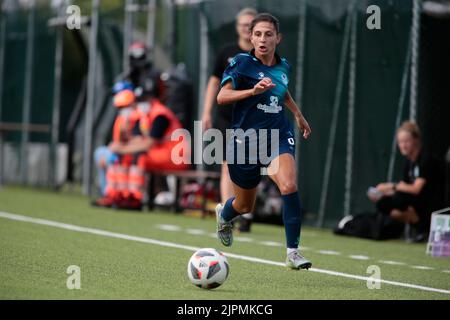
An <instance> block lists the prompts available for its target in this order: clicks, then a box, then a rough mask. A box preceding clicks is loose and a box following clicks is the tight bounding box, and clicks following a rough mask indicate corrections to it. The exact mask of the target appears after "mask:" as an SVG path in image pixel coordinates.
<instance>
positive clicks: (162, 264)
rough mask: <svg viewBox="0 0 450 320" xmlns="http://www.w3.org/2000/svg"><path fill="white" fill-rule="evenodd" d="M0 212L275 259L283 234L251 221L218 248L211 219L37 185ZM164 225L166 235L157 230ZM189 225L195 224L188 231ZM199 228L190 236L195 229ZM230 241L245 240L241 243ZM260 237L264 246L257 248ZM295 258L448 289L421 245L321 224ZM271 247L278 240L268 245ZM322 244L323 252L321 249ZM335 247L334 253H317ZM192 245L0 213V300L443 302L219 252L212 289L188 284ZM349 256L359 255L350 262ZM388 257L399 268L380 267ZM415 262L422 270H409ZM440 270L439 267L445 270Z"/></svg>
mask: <svg viewBox="0 0 450 320" xmlns="http://www.w3.org/2000/svg"><path fill="white" fill-rule="evenodd" d="M0 211H3V212H8V213H13V214H19V215H25V216H28V217H33V218H40V219H46V220H50V221H56V222H61V223H66V224H71V225H76V226H82V227H87V228H95V229H100V230H105V231H110V232H114V233H120V234H126V235H130V236H138V237H144V238H149V239H154V240H161V241H167V242H171V243H176V244H180V245H186V246H193V247H198V248H206V247H214V248H216V249H218V250H221V251H223V252H225V254H226V253H233V254H238V255H243V256H248V257H254V258H261V259H266V260H270V261H275V262H284V259H285V248H284V246H283V243H284V230H283V228H282V227H280V226H271V225H263V224H254V225H253V226H252V232H251V233H249V234H240V235H235V237H236V240H235V243H234V244H233V246H232V247H231V248H224V247H222V246H221V245H220V243H219V242H218V240H217V239H215V238H213V236H212V235H211V234H212V233H214V231H215V220H214V219H213V218H212V217H211V218H205V219H200V218H195V217H188V216H185V215H179V214H173V213H168V212H162V211H155V212H140V213H137V212H129V211H115V210H111V209H99V208H92V207H90V206H89V201H88V199H87V198H86V197H82V196H79V195H74V194H68V193H53V192H49V191H46V190H35V189H28V188H17V187H6V188H3V189H1V190H0ZM167 226H169V227H170V226H171V227H172V229H173V228H176V230H175V231H168V230H164V227H166V228H165V229H167ZM192 229H195V230H192ZM195 231H197V232H198V233H201V234H195V235H194V234H190V233H189V232H195ZM239 237H245V238H249V239H250V240H248V239H247V241H243V240H245V239H243V240H241V239H240V238H239ZM267 241H271V242H274V243H269V244H272V246H270V245H267V243H264V242H267ZM301 242H302V246H305V247H306V249H307V250H304V252H303V253H304V255H305V256H306V257H308V258H309V259H311V260H312V262H313V267H314V268H316V269H320V270H330V271H336V272H342V273H347V274H351V275H357V276H365V277H367V276H370V274H368V273H367V268H368V267H369V266H370V265H376V266H379V267H380V271H381V278H382V279H384V280H390V281H396V282H401V283H407V284H413V285H420V286H426V287H432V288H438V289H445V290H450V273H449V272H448V271H449V270H450V259H448V258H433V257H430V256H427V255H426V254H425V246H426V245H425V244H407V243H405V242H403V241H402V240H393V241H383V242H376V241H369V240H364V239H356V238H348V237H340V236H335V235H333V234H332V232H331V231H330V230H325V229H317V228H310V227H304V228H303V230H302V240H301ZM276 243H279V244H280V246H276ZM323 250H325V252H323ZM327 251H328V253H329V251H336V252H338V254H337V255H330V254H326V253H327ZM192 253H193V251H191V250H186V249H182V248H169V247H164V246H160V245H156V244H149V243H142V242H137V241H131V240H125V239H117V238H111V237H107V236H104V235H95V234H90V233H84V232H76V231H72V230H66V229H62V228H58V227H54V226H48V225H41V224H36V223H31V222H25V221H15V220H11V219H6V218H4V217H0V267H1V272H0V299H183V300H184V299H214V300H217V299H447V300H448V299H449V298H450V295H449V294H446V293H436V292H429V291H424V290H420V289H416V288H407V287H401V286H394V285H390V284H386V283H382V284H381V288H380V289H372V290H370V289H368V288H367V283H366V281H364V280H358V279H349V278H345V277H342V276H338V275H329V274H324V273H320V272H315V271H313V270H310V271H303V270H302V271H292V270H288V269H286V268H285V267H282V266H276V265H267V264H261V263H256V262H251V261H244V260H240V259H236V258H232V257H229V258H228V261H229V264H230V275H229V278H228V279H227V281H226V282H225V283H224V284H223V285H222V286H221V287H219V288H217V289H214V290H203V289H199V288H197V287H195V286H193V285H192V284H191V283H190V282H189V280H188V277H187V273H186V270H187V262H188V260H189V257H190V256H191V255H192ZM350 255H362V256H367V257H368V259H367V260H356V259H352V258H350ZM383 260H393V261H397V262H400V263H403V265H389V264H385V263H382V262H381V261H383ZM71 265H76V266H79V267H80V270H81V289H80V290H77V289H73V290H69V289H68V288H67V286H66V281H67V279H68V277H69V276H70V275H69V274H67V273H66V271H67V268H68V267H69V266H71ZM413 266H425V267H430V268H432V269H431V270H420V269H415V268H413ZM446 271H447V272H446Z"/></svg>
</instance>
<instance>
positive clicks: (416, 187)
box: [394, 177, 427, 196]
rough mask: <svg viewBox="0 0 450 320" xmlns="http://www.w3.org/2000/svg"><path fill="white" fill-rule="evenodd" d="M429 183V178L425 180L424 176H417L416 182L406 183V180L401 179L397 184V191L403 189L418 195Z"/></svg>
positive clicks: (402, 190)
mask: <svg viewBox="0 0 450 320" xmlns="http://www.w3.org/2000/svg"><path fill="white" fill-rule="evenodd" d="M426 183H427V180H425V179H424V178H422V177H419V178H417V179H416V180H414V183H406V182H404V181H400V182H399V183H397V184H396V185H395V187H394V188H395V190H396V191H401V192H405V193H410V194H412V195H415V196H416V195H418V194H419V193H420V192H422V190H423V187H424V186H425V184H426Z"/></svg>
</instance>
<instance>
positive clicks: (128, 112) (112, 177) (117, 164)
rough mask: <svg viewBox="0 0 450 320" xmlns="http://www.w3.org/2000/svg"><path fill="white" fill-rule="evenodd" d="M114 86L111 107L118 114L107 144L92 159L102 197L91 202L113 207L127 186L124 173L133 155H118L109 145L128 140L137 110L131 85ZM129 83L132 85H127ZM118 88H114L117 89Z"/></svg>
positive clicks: (120, 83)
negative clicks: (112, 104)
mask: <svg viewBox="0 0 450 320" xmlns="http://www.w3.org/2000/svg"><path fill="white" fill-rule="evenodd" d="M117 85H119V86H118V88H116V86H114V89H113V92H116V94H115V95H114V106H115V107H116V108H117V109H118V111H119V112H118V114H117V116H116V119H115V121H114V126H113V137H112V138H113V139H112V142H111V143H110V145H109V146H104V147H99V148H97V149H96V151H95V162H96V165H97V168H98V171H99V186H100V189H101V193H102V195H103V198H100V199H98V200H96V201H94V202H93V203H92V204H93V205H94V206H104V207H110V206H113V205H114V204H115V203H116V202H118V201H119V200H120V199H119V198H120V196H121V195H122V193H121V190H125V189H126V181H124V180H126V175H127V171H128V168H129V167H130V165H131V164H132V160H133V157H132V155H117V154H116V153H114V152H113V151H112V150H111V146H113V145H115V144H120V143H127V142H128V141H129V140H130V139H131V138H132V134H133V128H134V125H135V123H136V121H137V120H138V119H139V116H138V113H137V112H136V106H135V104H134V102H135V96H134V94H133V92H132V91H131V90H132V87H129V86H128V85H124V83H122V82H119V83H117ZM129 85H130V86H131V84H129ZM116 89H117V90H116Z"/></svg>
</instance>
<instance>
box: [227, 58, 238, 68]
mask: <svg viewBox="0 0 450 320" xmlns="http://www.w3.org/2000/svg"><path fill="white" fill-rule="evenodd" d="M228 63H229V64H230V67H232V66H234V65H235V64H236V59H234V58H233V57H230V58H228Z"/></svg>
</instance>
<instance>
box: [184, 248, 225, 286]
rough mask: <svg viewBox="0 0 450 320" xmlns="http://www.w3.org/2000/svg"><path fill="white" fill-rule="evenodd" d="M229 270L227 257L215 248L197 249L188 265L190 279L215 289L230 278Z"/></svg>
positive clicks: (196, 283) (193, 282)
mask: <svg viewBox="0 0 450 320" xmlns="http://www.w3.org/2000/svg"><path fill="white" fill-rule="evenodd" d="M229 270H230V267H229V265H228V261H227V258H226V257H225V256H224V255H223V253H221V252H219V251H217V250H216V249H213V248H204V249H199V250H197V251H196V252H195V253H194V254H193V255H192V256H191V258H190V259H189V263H188V266H187V273H188V277H189V280H191V282H192V284H194V285H196V286H197V287H199V288H203V289H214V288H217V287H219V286H220V285H222V284H223V283H224V282H225V280H227V278H228V274H229Z"/></svg>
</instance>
